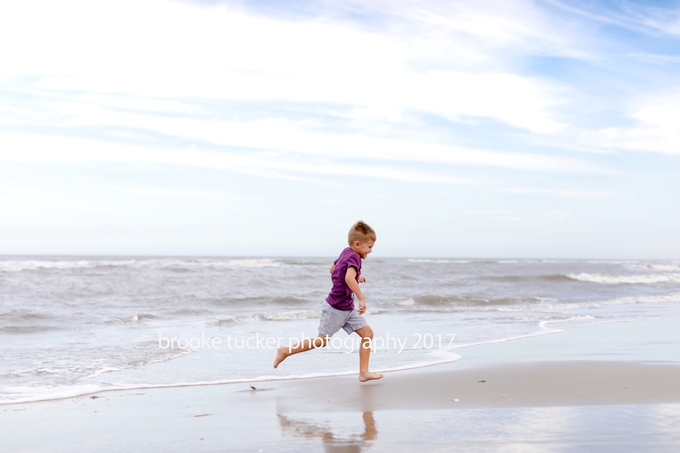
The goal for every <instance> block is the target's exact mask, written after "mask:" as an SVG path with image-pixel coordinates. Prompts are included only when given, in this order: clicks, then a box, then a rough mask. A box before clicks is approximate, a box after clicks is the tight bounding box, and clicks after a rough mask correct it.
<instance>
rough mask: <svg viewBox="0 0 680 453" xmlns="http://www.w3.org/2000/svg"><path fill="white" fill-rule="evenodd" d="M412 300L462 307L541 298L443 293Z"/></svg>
mask: <svg viewBox="0 0 680 453" xmlns="http://www.w3.org/2000/svg"><path fill="white" fill-rule="evenodd" d="M412 300H414V301H415V304H416V305H428V306H440V305H455V306H458V307H461V308H462V307H475V306H493V305H513V304H519V303H526V302H527V301H529V300H536V301H540V298H535V297H532V298H516V297H498V298H488V299H487V298H480V297H472V296H466V295H460V294H442V295H439V294H428V295H424V296H416V297H414V298H413V299H412ZM404 305H414V304H404Z"/></svg>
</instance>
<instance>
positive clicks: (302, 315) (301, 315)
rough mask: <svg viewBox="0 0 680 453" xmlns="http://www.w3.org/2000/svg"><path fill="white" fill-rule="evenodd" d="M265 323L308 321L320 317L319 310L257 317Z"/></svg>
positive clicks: (262, 314)
mask: <svg viewBox="0 0 680 453" xmlns="http://www.w3.org/2000/svg"><path fill="white" fill-rule="evenodd" d="M258 317H259V318H261V319H264V320H266V321H290V320H293V319H310V318H319V317H321V310H294V311H282V312H264V313H260V314H259V315H258Z"/></svg>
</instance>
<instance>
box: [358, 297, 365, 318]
mask: <svg viewBox="0 0 680 453" xmlns="http://www.w3.org/2000/svg"><path fill="white" fill-rule="evenodd" d="M364 313H366V301H365V300H363V299H360V300H359V314H360V315H363V314H364Z"/></svg>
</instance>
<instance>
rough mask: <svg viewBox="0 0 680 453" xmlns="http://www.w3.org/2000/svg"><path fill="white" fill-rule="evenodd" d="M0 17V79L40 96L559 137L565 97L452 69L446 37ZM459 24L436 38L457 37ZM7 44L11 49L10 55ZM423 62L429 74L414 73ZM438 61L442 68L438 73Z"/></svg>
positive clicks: (490, 74)
mask: <svg viewBox="0 0 680 453" xmlns="http://www.w3.org/2000/svg"><path fill="white" fill-rule="evenodd" d="M459 7H460V8H462V7H461V6H460V5H459ZM462 10H463V12H464V14H463V16H462V17H463V18H464V17H467V16H470V17H471V20H472V18H474V22H473V23H480V24H481V23H483V22H484V21H485V20H486V19H489V20H491V19H490V17H497V19H498V21H500V22H502V23H503V24H505V26H504V27H505V28H508V32H505V33H506V35H508V36H509V35H510V31H512V30H514V29H515V28H517V27H521V29H522V30H529V29H530V28H531V27H529V26H527V25H525V24H522V23H521V22H519V21H517V20H516V18H512V19H509V18H505V19H502V18H501V17H500V16H499V15H498V14H487V15H486V16H485V15H484V14H483V12H482V10H481V9H475V10H474V11H472V10H469V8H462ZM130 11H134V14H130ZM76 12H77V14H76ZM423 14H424V13H423ZM0 16H5V17H13V20H12V21H10V22H8V23H7V24H6V27H3V28H2V30H1V31H0V42H3V43H4V44H0V46H1V47H0V55H1V56H2V59H3V62H4V63H3V65H2V68H0V76H3V75H4V77H5V79H9V80H17V79H19V78H21V77H25V76H31V77H37V79H38V80H39V81H40V82H39V84H40V86H41V87H42V88H43V89H49V90H58V91H62V92H64V91H89V92H93V93H128V94H133V95H139V96H154V97H159V98H165V99H173V98H175V99H176V98H180V97H199V98H204V99H228V100H284V101H295V102H317V103H318V102H325V103H339V104H345V105H355V106H359V107H364V108H368V109H372V111H374V112H381V111H394V110H398V111H419V112H428V113H430V114H435V115H438V116H442V117H444V118H447V119H449V120H451V121H459V120H461V119H462V118H465V117H470V116H472V117H483V118H493V119H494V120H497V121H500V122H503V123H506V124H508V125H511V126H513V127H516V128H520V129H524V130H529V131H532V132H535V133H551V132H554V131H557V130H560V129H562V128H563V127H564V126H565V125H564V124H562V123H561V122H560V121H559V120H558V119H556V118H555V116H554V115H553V113H552V109H553V108H554V107H555V106H558V105H560V104H561V103H562V102H564V96H565V93H564V87H562V86H560V85H557V84H555V83H551V82H549V81H546V80H541V79H538V78H535V77H530V76H524V75H520V74H516V73H510V72H507V71H505V70H504V69H502V68H489V67H488V66H487V67H486V68H470V67H469V66H467V64H465V62H459V64H454V65H453V67H451V63H452V62H454V63H455V61H456V60H452V59H451V52H452V50H454V52H455V49H458V48H460V47H461V45H460V44H456V41H455V39H454V38H453V37H452V36H448V37H447V38H446V45H442V44H441V42H439V39H440V38H441V36H439V35H438V34H432V35H425V36H420V37H418V36H413V35H407V36H399V35H392V34H381V33H377V32H369V31H365V30H359V29H356V28H353V27H349V26H346V25H344V24H338V23H329V22H327V21H319V20H315V19H313V18H310V19H300V20H297V21H295V22H287V21H281V20H275V19H273V18H267V17H263V16H258V15H253V14H247V13H244V12H242V11H239V10H235V9H229V8H228V7H219V8H212V9H203V8H193V7H190V6H187V5H185V4H179V3H166V2H160V1H158V0H151V1H148V2H144V3H141V4H140V3H139V2H130V1H129V0H121V1H118V2H97V3H96V4H93V3H92V2H87V1H77V0H71V1H66V2H60V3H59V5H56V4H55V3H54V2H49V1H47V2H39V1H27V2H15V3H14V4H12V5H7V4H4V5H3V6H0ZM83 17H86V18H87V20H82V18H83ZM428 17H429V16H428ZM428 20H430V21H431V20H434V19H432V18H431V17H430V19H428ZM509 22H511V23H512V25H508V23H509ZM463 23H464V22H460V21H457V22H456V23H455V24H453V25H446V24H442V25H440V27H444V28H447V27H448V28H447V29H449V28H452V29H453V30H455V31H460V30H459V29H460V27H462V24H463ZM27 24H31V25H30V26H27ZM149 24H153V28H152V29H151V28H150V27H149ZM456 27H457V28H456ZM479 29H480V30H481V29H482V28H481V26H480V28H479ZM485 29H486V30H489V32H491V30H496V28H494V27H490V26H488V25H487V26H486V28H485ZM121 30H124V32H123V33H122V32H121ZM151 30H153V32H151ZM468 32H470V31H469V30H468V31H467V32H466V33H468ZM497 32H498V31H496V32H495V33H497ZM43 36H49V39H43V38H42V37H43ZM498 39H501V38H498ZM503 39H505V38H503ZM16 42H21V43H22V44H21V46H15V45H10V44H9V43H16ZM29 56H30V57H29ZM425 56H426V60H428V61H432V62H435V63H436V64H435V65H434V67H430V68H428V67H427V66H428V65H425V67H423V65H422V62H423V58H424V57H425ZM489 56H490V57H492V56H493V54H491V55H489ZM418 62H420V63H418ZM437 62H439V63H437ZM441 62H447V63H446V65H447V66H448V67H446V68H439V69H437V66H441V64H440V63H441Z"/></svg>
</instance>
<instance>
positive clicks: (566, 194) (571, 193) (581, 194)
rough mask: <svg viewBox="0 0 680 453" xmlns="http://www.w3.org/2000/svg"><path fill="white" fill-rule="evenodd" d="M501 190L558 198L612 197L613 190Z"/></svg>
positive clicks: (503, 190) (502, 190) (613, 194)
mask: <svg viewBox="0 0 680 453" xmlns="http://www.w3.org/2000/svg"><path fill="white" fill-rule="evenodd" d="M499 190H500V191H501V192H507V193H516V194H526V195H547V196H554V197H559V198H603V197H605V198H606V197H613V196H615V195H616V193H615V192H611V191H591V190H572V189H543V188H505V189H499Z"/></svg>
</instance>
